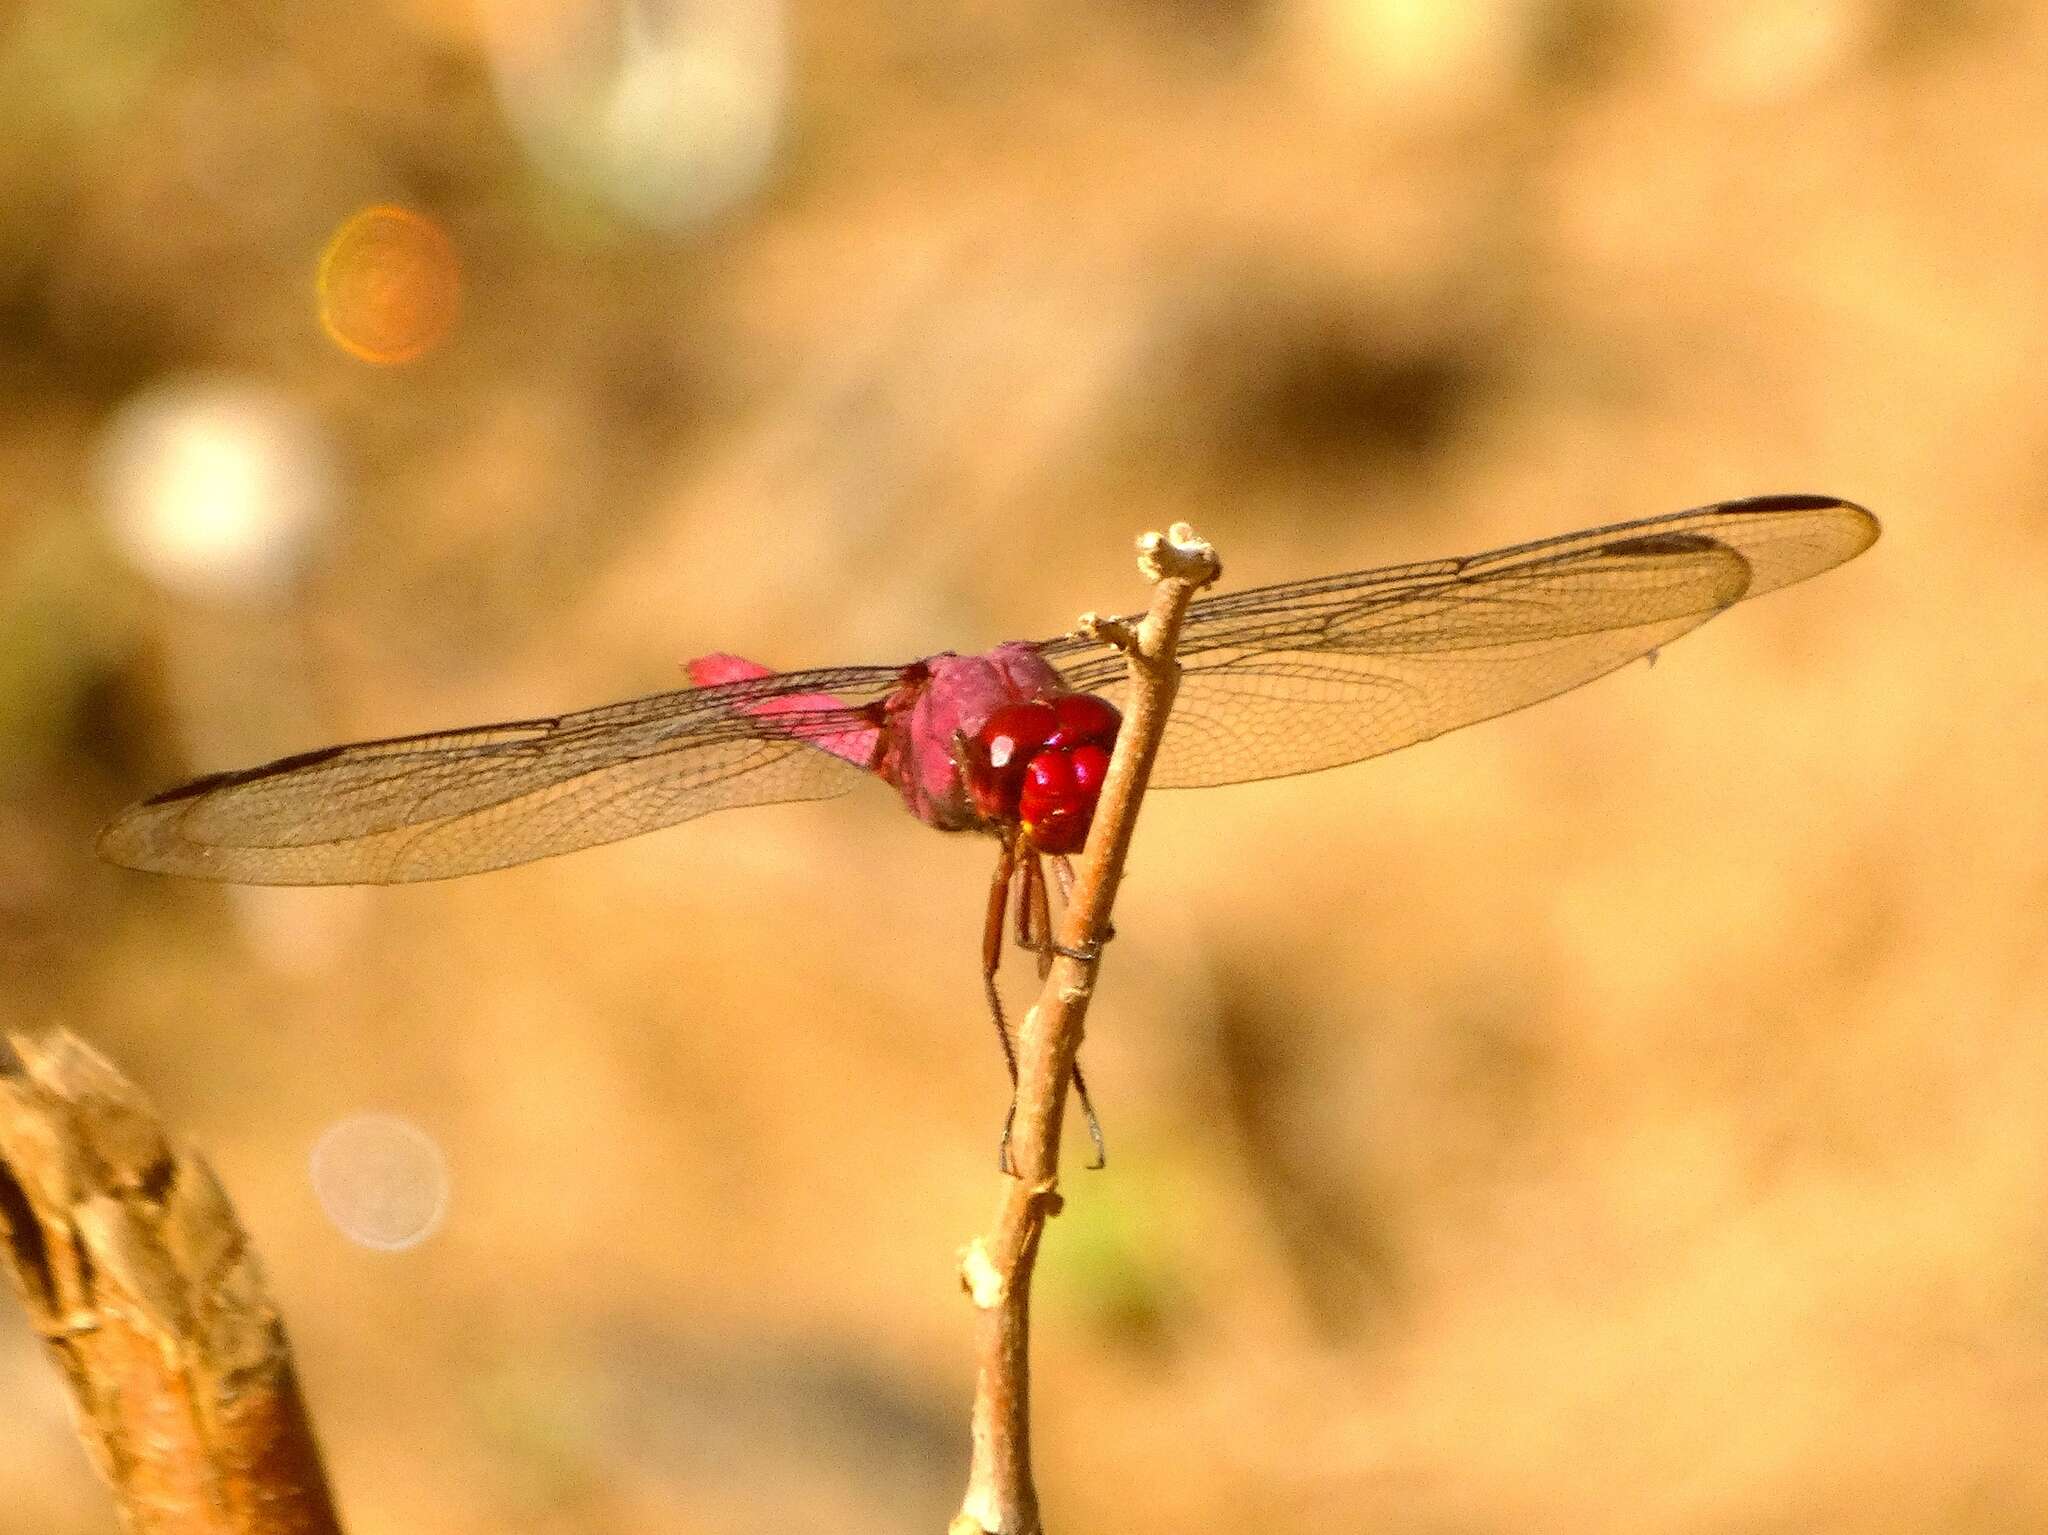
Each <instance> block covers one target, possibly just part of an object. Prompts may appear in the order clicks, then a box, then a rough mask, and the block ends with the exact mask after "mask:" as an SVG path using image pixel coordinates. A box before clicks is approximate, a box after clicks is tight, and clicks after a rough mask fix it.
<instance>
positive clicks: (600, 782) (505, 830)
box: [100, 667, 901, 885]
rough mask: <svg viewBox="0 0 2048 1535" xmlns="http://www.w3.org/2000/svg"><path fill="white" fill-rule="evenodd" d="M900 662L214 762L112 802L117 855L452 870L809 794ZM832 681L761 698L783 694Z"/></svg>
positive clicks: (287, 868)
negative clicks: (162, 789)
mask: <svg viewBox="0 0 2048 1535" xmlns="http://www.w3.org/2000/svg"><path fill="white" fill-rule="evenodd" d="M900 671H901V669H900V668H892V667H859V668H840V669H836V670H830V671H816V672H805V673H791V674H786V675H779V676H773V677H767V678H761V679H758V680H749V681H740V682H734V683H729V684H725V685H721V686H718V687H711V688H691V689H684V690H682V691H679V692H673V693H662V694H656V695H654V696H652V697H648V698H640V699H633V700H631V701H629V702H626V703H620V704H609V705H606V706H605V707H603V708H599V709H590V710H585V711H583V712H582V713H578V714H566V715H562V716H560V717H558V718H552V719H537V720H524V721H518V722H515V723H512V724H504V725H486V726H479V727H476V728H474V729H467V730H453V731H444V732H438V733H435V734H431V735H420V736H407V737H402V738H399V739H395V740H388V741H366V742H362V743H359V744H356V745H352V746H336V747H329V748H327V749H326V750H323V751H316V752H308V753H306V754H304V755H302V756H296V757H286V758H284V759H282V760H280V761H277V762H273V763H270V764H268V765H266V766H263V767H258V768H251V769H248V770H246V771H242V772H235V773H219V774H215V775H213V776H212V777H209V778H202V779H199V780H198V781H197V782H195V783H191V784H187V785H186V786H184V787H183V788H180V789H173V790H171V791H170V792H169V793H167V794H161V795H158V796H157V797H156V798H154V799H149V800H145V801H143V802H142V803H140V804H137V805H133V806H131V807H129V808H128V809H127V810H125V811H123V812H122V813H121V814H120V815H119V816H118V817H116V818H115V820H114V821H113V823H112V824H111V825H109V826H108V827H107V829H106V831H105V832H104V833H102V835H101V838H100V850H101V852H102V853H103V854H104V855H105V856H106V857H108V858H110V859H112V860H113V861H114V862H115V863H120V864H125V865H127V866H129V867H131V868H137V869H149V870H154V871H156V872H159V873H165V874H180V875H185V876H188V877H196V878H201V879H217V880H228V881H232V882H235V883H238V884H270V885H331V884H398V883H402V882H407V881H412V880H427V879H449V878H453V877H455V876H457V875H462V874H474V873H478V872H481V871H483V870H486V869H497V868H504V867H506V866H508V865H510V864H517V863H525V862H528V861H530V860H532V859H536V858H547V857H551V856H553V855H554V854H557V853H567V852H572V851H574V850H575V849H577V848H584V847H592V846H595V845H597V844H598V843H602V842H612V841H616V840H618V839H619V838H622V837H631V836H635V835H637V834H639V833H641V832H646V831H653V830H655V829H656V828H657V827H662V826H671V825H674V824H675V823H677V822H679V821H687V820H690V819H691V818H693V817H695V816H700V815H706V814H709V813H710V812H711V811H714V810H729V809H733V808H735V807H738V806H742V805H767V804H775V803H778V802H782V801H787V800H804V799H821V798H825V797H828V796H831V795H834V794H839V793H842V792H844V791H845V790H846V789H848V788H850V787H852V785H853V784H854V783H855V782H856V781H858V780H859V779H860V778H861V777H862V776H864V772H865V769H864V768H863V767H862V766H861V765H859V764H857V763H853V762H850V761H847V760H845V759H844V758H843V757H841V756H836V755H833V754H832V753H831V752H830V751H828V750H819V749H816V748H814V746H813V745H812V744H811V743H812V742H813V740H820V741H832V740H838V739H843V738H845V734H846V732H848V731H851V730H855V729H857V728H859V727H860V725H861V724H862V723H863V722H864V721H865V718H866V716H865V715H864V714H863V713H862V711H861V709H860V706H859V703H858V702H855V701H853V700H857V699H861V698H864V697H868V698H872V697H879V696H881V694H883V693H884V692H886V691H887V689H888V688H889V687H890V686H892V685H893V684H894V682H895V681H896V679H897V677H898V676H899V675H900ZM797 693H800V694H807V695H811V697H812V698H813V699H817V698H818V697H819V695H826V694H830V695H833V697H832V698H830V699H826V700H823V701H821V702H811V703H807V704H806V705H805V706H802V707H796V708H786V709H772V710H771V709H769V708H768V705H770V704H771V703H772V702H773V701H774V700H776V699H779V698H783V697H785V696H786V695H789V694H797Z"/></svg>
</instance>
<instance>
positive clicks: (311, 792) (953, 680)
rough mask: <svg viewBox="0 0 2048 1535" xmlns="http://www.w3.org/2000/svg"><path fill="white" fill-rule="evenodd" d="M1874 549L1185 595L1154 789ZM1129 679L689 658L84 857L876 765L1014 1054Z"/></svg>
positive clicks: (1828, 502)
mask: <svg viewBox="0 0 2048 1535" xmlns="http://www.w3.org/2000/svg"><path fill="white" fill-rule="evenodd" d="M1877 536H1878V522H1877V519H1876V518H1875V517H1873V516H1872V515H1871V514H1870V513H1869V512H1867V511H1865V510H1864V509H1863V508H1862V507H1859V506H1856V505H1854V504H1852V503H1850V502H1847V501H1839V500H1835V499H1833V498H1832V497H1827V496H1810V495H1788V496H1761V497H1756V498H1754V499H1750V500H1745V501H1728V502H1723V503H1721V504H1719V505H1715V506H1706V507H1699V508H1696V509H1694V510H1691V511H1685V512H1678V513H1675V514H1673V515H1670V516H1665V517H1651V518H1646V519H1644V520H1642V521H1638V522H1625V523H1619V524H1616V525H1614V526H1611V527H1604V528H1594V529H1591V530H1589V531H1586V532H1581V533H1569V534H1565V535H1564V536H1562V537H1558V538H1548V539H1542V540H1539V541H1537V542H1535V543H1528V544H1518V545H1516V546H1514V547H1512V548H1508V549H1499V550H1495V551H1492V552H1490V553H1486V554H1477V555H1471V556H1468V557H1465V558H1462V559H1444V560H1430V561H1426V562H1424V563H1421V564H1415V565H1399V566H1390V567H1387V568H1385V569H1380V570H1364V571H1354V572H1351V573H1349V574H1345V575H1333V576H1318V577H1314V578H1312V579H1310V580H1306V581H1292V582H1286V583H1283V584H1281V585H1278V586H1266V587H1260V588H1258V589H1257V590H1254V591H1244V592H1227V593H1223V594H1220V595H1216V596H1211V597H1207V598H1204V599H1201V600H1199V601H1197V602H1195V603H1194V604H1193V605H1192V606H1191V607H1190V608H1189V609H1188V612H1187V618H1186V623H1185V626H1184V628H1183V630H1182V633H1181V638H1180V648H1179V660H1180V664H1181V666H1182V668H1183V672H1182V678H1181V683H1180V690H1179V693H1178V696H1177V698H1176V701H1175V705H1174V709H1173V713H1172V716H1171V718H1170V719H1169V721H1168V725H1167V731H1166V736H1165V739H1164V741H1163V743H1162V745H1161V748H1160V753H1159V757H1158V760H1157V762H1156V764H1155V767H1154V769H1153V774H1152V781H1151V787H1153V788H1157V789H1187V788H1197V787H1202V786H1206V785H1215V784H1231V783H1241V782H1245V781H1247V780H1250V779H1258V778H1277V777H1282V776H1285V775H1289V774H1295V773H1312V772H1317V771H1320V770H1321V769H1324V768H1333V767H1339V766H1342V765H1344V764H1346V763H1352V762H1358V761H1362V760H1363V759H1365V758H1367V757H1374V756H1378V755H1379V754H1381V753H1382V752H1390V751H1395V750H1398V749H1399V748H1401V747H1403V746H1410V745H1413V744H1414V743H1416V742H1418V741H1425V740H1428V739H1430V738H1431V737H1433V736H1438V735H1442V734H1443V733H1444V732H1445V731H1448V730H1456V729H1457V728H1459V727H1460V726H1463V725H1470V724H1474V723H1476V722H1477V721H1480V720H1484V719H1491V718H1493V717H1494V716H1496V715H1501V714H1506V713H1509V712H1510V711H1512V710H1515V709H1520V708H1523V707H1524V706H1526V705H1528V704H1532V703H1536V702H1538V701H1540V700H1542V699H1545V698H1551V697H1554V696H1555V695H1557V694H1559V693H1563V692H1566V691H1567V690H1569V689H1571V688H1575V687H1578V686H1579V685H1580V684H1581V683H1585V682H1590V681H1592V680H1593V679H1594V678H1596V677H1599V676H1602V675H1604V674H1605V673H1607V672H1610V671H1613V670H1615V669H1616V668H1618V667H1621V666H1624V665H1626V664H1627V663H1628V662H1630V661H1633V660H1636V659H1638V658H1639V657H1642V656H1645V655H1648V654H1651V653H1652V652H1654V651H1656V650H1657V649H1658V648H1659V647H1661V646H1663V645H1666V644H1669V643H1670V642H1671V641H1672V640H1675V639H1677V638H1678V637H1679V636H1680V635H1682V634H1685V633H1686V632H1688V631H1689V630H1692V629H1695V628H1697V627H1698V626H1699V625H1701V624H1703V623H1705V622H1706V621H1707V620H1708V619H1710V618H1712V617H1713V616H1714V615H1715V614H1717V613H1719V612H1721V611H1723V610H1724V609H1726V608H1730V607H1733V606H1734V605H1735V604H1736V603H1738V602H1741V601H1743V600H1744V599H1746V598H1750V597H1757V596H1761V595H1763V594H1764V593H1766V592H1772V591H1776V590H1777V589H1778V588H1779V587H1782V586H1789V585H1791V584H1792V583H1793V582H1795V581H1803V580H1805V579H1807V578H1808V577H1809V576H1815V575H1818V574H1820V573H1821V572H1822V571H1825V570H1829V569H1832V568H1833V567H1834V566H1836V565H1839V564H1841V563H1842V562H1843V561H1845V560H1848V559H1851V558H1853V557H1855V556H1856V555H1858V554H1860V553H1862V552H1863V551H1864V550H1865V549H1867V548H1869V547H1870V545H1871V544H1872V543H1873V542H1874V541H1875V540H1876V538H1877ZM1124 665H1125V663H1124V658H1123V656H1122V654H1121V652H1119V651H1117V650H1116V649H1114V648H1113V647H1112V646H1111V645H1109V644H1108V643H1107V642H1105V641H1103V640H1101V639H1096V638H1092V637H1086V636H1082V635H1065V636H1062V637H1060V638H1057V639H1050V640H1041V641H1036V642H1021V641H1020V642H1012V643H1009V644H1005V645H998V646H997V647H996V648H995V649H993V650H991V651H988V652H987V653H985V654H983V655H978V656H962V655H955V654H953V653H952V652H950V651H948V652H942V653H940V654H938V655H935V656H930V657H927V658H926V659H924V660H922V661H914V662H912V663H910V664H909V665H901V666H836V667H824V668H820V669H817V670H812V671H799V672H772V671H770V670H769V669H768V668H766V667H763V666H759V665H756V664H755V663H753V662H749V661H743V660H741V659H739V658H737V657H734V656H729V655H711V656H704V657H701V658H700V659H698V660H696V661H693V662H691V663H690V666H689V668H688V670H689V674H690V678H691V681H692V682H693V683H695V684H696V685H695V686H693V687H689V688H684V689H681V690H678V691H675V692H668V693H658V694H655V695H653V696H651V697H647V698H638V699H633V700H631V701H629V702H626V703H617V704H607V705H605V706H604V707H602V708H597V709H588V710H584V711H582V712H581V713H576V714H564V715H560V716H556V717H552V718H541V719H530V720H517V721H513V722H511V723H508V724H502V725H482V726H476V727H472V728H469V729H463V730H449V731H439V732H434V733H431V734H427V735H415V736H402V737H398V738H396V739H392V740H384V741H365V742H361V743H358V744H355V745H348V746H332V747H327V748H325V749H323V750H320V751H312V752H306V753H303V754H301V755H298V756H293V757H285V758H282V759H280V760H278V761H276V762H272V763H268V764H265V765H264V766H262V767H255V768H247V769H243V770H241V771H237V772H228V773H215V774H212V775H210V776H208V777H205V778H200V779H197V780H195V781H194V782H192V783H189V784H186V785H184V786H183V787H182V788H176V789H172V790H170V791H168V792H166V793H163V794H159V795H157V796H155V797H154V798H152V799H148V800H144V801H142V802H141V803H139V804H136V805H132V806H130V807H129V808H128V809H126V810H124V811H123V812H121V814H120V815H119V816H117V817H116V818H115V819H114V821H113V822H112V824H111V825H109V826H108V827H107V829H106V831H105V832H104V833H103V834H102V836H101V838H100V850H101V852H102V853H103V854H104V855H105V856H106V857H108V858H110V859H112V860H113V861H114V862H115V863H119V864H125V865H127V866H129V867H131V868H137V869H148V870H154V871H157V872H160V873H166V874H179V875H186V876H190V877H194V878H200V879H213V880H227V881H233V882H239V883H246V884H276V885H324V884H396V883H400V882H404V881H411V880H429V879H449V878H453V877H454V876H456V875H462V874H476V873H481V872H482V871H484V870H487V869H497V868H503V867H505V866H507V865H510V864H518V863H525V862H527V861H529V860H531V859H536V858H548V857H552V856H554V855H555V854H558V853H567V852H572V851H574V850H576V849H578V848H584V847H591V846H594V845H596V844H598V843H603V842H612V841H615V840H617V839H619V838H622V837H631V836H637V835H638V834H640V833H641V832H648V831H653V830H655V829H656V828H658V827H663V826H670V825H674V824H675V823H677V822H679V821H687V820H690V819H692V818H694V817H696V816H701V815H706V814H708V813H710V812H711V811H714V810H731V809H735V808H737V807H740V806H745V805H767V804H776V803H781V802H784V801H789V800H807V799H821V798H825V797H827V796H830V795H834V794H838V793H840V792H841V791H842V790H845V789H847V788H849V787H851V786H852V784H853V783H855V782H856V781H858V780H859V779H861V778H863V777H879V778H881V779H883V780H884V781H885V782H887V783H889V784H890V785H892V786H893V787H894V788H895V789H896V790H897V791H898V792H899V793H900V794H901V795H902V797H903V801H904V804H905V806H906V807H907V808H908V809H909V811H910V813H911V814H912V815H914V816H916V817H917V818H918V819H919V820H921V821H923V822H925V823H926V824H927V825H930V826H934V827H937V828H938V829H940V830H942V831H979V832H985V833H988V834H989V835H991V836H993V837H994V838H995V839H996V840H997V842H998V843H999V845H1000V849H1001V851H1000V854H999V858H998V866H997V874H996V879H995V880H994V882H993V883H992V885H991V889H990V899H989V914H988V921H987V926H986V931H985V937H984V945H983V971H984V977H985V980H986V982H987V990H988V994H989V999H990V1002H991V1005H992V1006H993V1007H994V1008H995V1012H996V1021H997V1030H998V1033H999V1034H1001V1035H1002V1037H1003V1043H1004V1053H1005V1056H1006V1057H1009V1056H1010V1039H1009V1034H1008V1030H1007V1028H1006V1027H1005V1026H1004V1024H1003V1019H1002V1013H1001V1005H1000V1002H999V1000H998V999H997V997H996V992H995V980H994V977H995V973H996V966H997V960H998V958H999V955H1000V951H1001V946H1002V934H1003V928H1004V925H1005V916H1006V912H1007V908H1008V906H1009V904H1010V902H1011V901H1012V899H1013V898H1014V903H1015V910H1016V926H1017V930H1018V934H1019V938H1020V940H1021V941H1023V942H1024V943H1025V944H1026V945H1027V946H1028V947H1031V948H1034V949H1036V950H1037V951H1038V953H1039V956H1040V961H1041V964H1045V963H1049V961H1050V953H1051V937H1050V933H1051V926H1050V919H1049V915H1048V906H1049V900H1048V896H1047V893H1046V883H1045V874H1044V870H1043V866H1042V863H1041V859H1042V857H1045V856H1050V857H1051V858H1052V859H1053V860H1054V866H1055V872H1056V873H1057V874H1059V875H1060V877H1061V879H1062V882H1063V883H1064V882H1065V880H1066V879H1067V877H1068V875H1067V870H1066V864H1065V855H1067V854H1069V853H1071V852H1074V851H1076V850H1078V849H1079V848H1080V846H1081V845H1082V842H1083V841H1084V839H1085V838H1086V835H1087V831H1088V826H1089V822H1090V818H1091V817H1092V815H1093V813H1094V809H1095V798H1096V794H1097V792H1098V791H1099V789H1100V787H1101V783H1102V776H1103V771H1104V769H1105V767H1106V766H1107V763H1108V754H1109V750H1110V747H1111V745H1112V744H1113V742H1114V740H1115V737H1116V732H1117V726H1118V723H1119V715H1118V712H1117V710H1116V709H1115V707H1114V706H1113V705H1112V704H1110V703H1109V702H1108V701H1107V700H1106V699H1105V698H1103V697H1102V693H1103V692H1104V690H1106V689H1109V688H1111V687H1113V686H1114V685H1115V683H1116V682H1117V680H1118V679H1119V678H1120V677H1122V676H1123V674H1124ZM1011 1071H1012V1075H1013V1077H1014V1075H1015V1062H1014V1059H1012V1060H1011ZM1083 1101H1084V1102H1085V1096H1084V1100H1083ZM1091 1125H1092V1116H1091Z"/></svg>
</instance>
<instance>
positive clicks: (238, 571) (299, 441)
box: [93, 374, 337, 600]
mask: <svg viewBox="0 0 2048 1535" xmlns="http://www.w3.org/2000/svg"><path fill="white" fill-rule="evenodd" d="M93 470H94V478H95V480H96V482H97V486H98V489H99V493H100V501H101V505H102V507H103V509H104V512H105V515H106V519H107V525H108V530H109V532H110V533H111V534H112V535H113V539H114V542H115V544H116V545H117V546H118V547H119V548H120V550H121V552H122V553H123V554H125V555H126V556H127V557H128V560H129V561H130V563H132V564H133V565H134V566H135V567H136V568H137V569H138V570H141V571H142V572H144V573H145V574H146V575H148V576H149V577H150V578H151V579H152V580H154V581H157V582H159V583H160V584H162V585H163V586H166V587H168V588H170V589H171V590H173V591H177V592H180V593H182V594H183V595H186V596H189V597H197V598H200V599H203V600H221V599H268V598H274V597H276V596H278V595H279V594H281V593H283V592H284V591H286V590H288V589H289V588H290V586H291V584H292V582H293V581H294V580H296V579H297V577H298V574H299V572H300V570H301V568H302V567H303V565H304V564H305V561H306V558H307V555H308V553H309V551H310V550H311V547H312V545H313V542H314V539H315V537H316V535H317V534H318V533H319V531H320V529H321V527H322V526H323V525H324V524H325V523H326V522H327V520H328V518H329V516H330V515H331V513H332V510H333V505H334V500H335V495H336V478H337V475H336V469H335V464H334V451H333V447H332V445H331V444H330V443H329V441H328V438H327V434H326V432H325V431H324V430H323V429H322V428H321V426H320V424H319V423H318V421H317V420H315V418H314V417H313V416H312V414H311V413H310V412H308V411H307V410H306V409H305V408H304V407H303V406H301V405H300V404H299V403H298V402H297V401H295V400H293V399H292V398H291V397H290V396H289V395H287V394H285V393H283V392H282V391H280V390H278V389H277V388H275V387H274V386H271V385H268V384H265V383H262V382H260V381H257V380H254V379H242V378H236V377H232V376H228V375H211V374H188V375H181V376H176V377H172V378H167V379H162V380H159V381H158V382H156V383H154V384H152V385H150V386H149V387H148V388H146V389H144V390H142V391H141V392H139V393H138V394H136V395H134V396H133V397H131V398H130V399H128V400H127V401H125V402H123V403H122V404H121V405H120V406H119V407H118V408H117V409H116V410H115V411H114V412H113V413H112V414H111V415H110V416H109V417H108V418H107V422H106V425H105V426H104V428H102V430H101V432H100V435H99V440H98V441H97V442H96V443H95V444H94V450H93Z"/></svg>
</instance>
